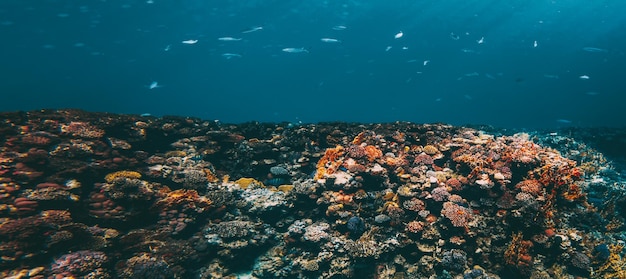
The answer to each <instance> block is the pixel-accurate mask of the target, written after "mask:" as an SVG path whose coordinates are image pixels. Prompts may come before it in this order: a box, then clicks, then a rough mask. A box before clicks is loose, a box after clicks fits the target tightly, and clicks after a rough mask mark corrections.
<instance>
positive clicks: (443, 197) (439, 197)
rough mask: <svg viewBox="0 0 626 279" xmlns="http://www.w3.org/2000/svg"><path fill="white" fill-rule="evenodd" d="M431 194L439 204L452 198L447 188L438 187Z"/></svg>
mask: <svg viewBox="0 0 626 279" xmlns="http://www.w3.org/2000/svg"><path fill="white" fill-rule="evenodd" d="M430 194H431V196H432V198H433V200H435V201H438V202H441V201H447V200H448V197H450V193H449V192H448V189H446V187H437V188H435V189H433V190H432V191H430Z"/></svg>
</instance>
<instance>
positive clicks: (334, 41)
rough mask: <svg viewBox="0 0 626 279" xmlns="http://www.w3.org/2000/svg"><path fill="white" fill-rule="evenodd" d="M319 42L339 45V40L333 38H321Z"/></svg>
mask: <svg viewBox="0 0 626 279" xmlns="http://www.w3.org/2000/svg"><path fill="white" fill-rule="evenodd" d="M320 41H322V42H325V43H341V40H337V39H333V38H321V39H320Z"/></svg>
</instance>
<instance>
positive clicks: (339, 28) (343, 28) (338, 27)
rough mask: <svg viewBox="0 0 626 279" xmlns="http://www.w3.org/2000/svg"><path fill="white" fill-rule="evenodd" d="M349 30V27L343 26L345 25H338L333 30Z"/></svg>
mask: <svg viewBox="0 0 626 279" xmlns="http://www.w3.org/2000/svg"><path fill="white" fill-rule="evenodd" d="M347 28H348V27H345V26H343V25H336V26H333V30H336V31H342V30H346V29H347Z"/></svg>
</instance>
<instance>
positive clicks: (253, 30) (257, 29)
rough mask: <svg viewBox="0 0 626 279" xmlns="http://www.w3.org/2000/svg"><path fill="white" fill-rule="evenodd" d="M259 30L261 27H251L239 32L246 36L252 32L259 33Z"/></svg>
mask: <svg viewBox="0 0 626 279" xmlns="http://www.w3.org/2000/svg"><path fill="white" fill-rule="evenodd" d="M259 30H263V26H255V27H252V28H250V29H246V30H243V31H241V33H243V34H247V33H252V32H256V31H259Z"/></svg>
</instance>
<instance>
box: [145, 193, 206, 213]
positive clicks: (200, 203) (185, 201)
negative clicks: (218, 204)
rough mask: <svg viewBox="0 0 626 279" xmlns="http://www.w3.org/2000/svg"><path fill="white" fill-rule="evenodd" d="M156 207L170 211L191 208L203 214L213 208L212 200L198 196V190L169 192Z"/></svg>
mask: <svg viewBox="0 0 626 279" xmlns="http://www.w3.org/2000/svg"><path fill="white" fill-rule="evenodd" d="M154 206H155V207H157V208H160V209H162V210H163V211H168V210H171V209H174V208H178V207H183V209H184V208H190V209H193V210H195V211H197V212H203V211H204V210H207V209H209V207H210V206H211V200H209V199H208V198H206V197H203V196H200V195H198V192H196V190H186V189H179V190H175V191H171V192H168V193H167V194H166V195H165V197H163V198H161V199H160V200H158V201H157V202H156V203H155V204H154Z"/></svg>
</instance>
